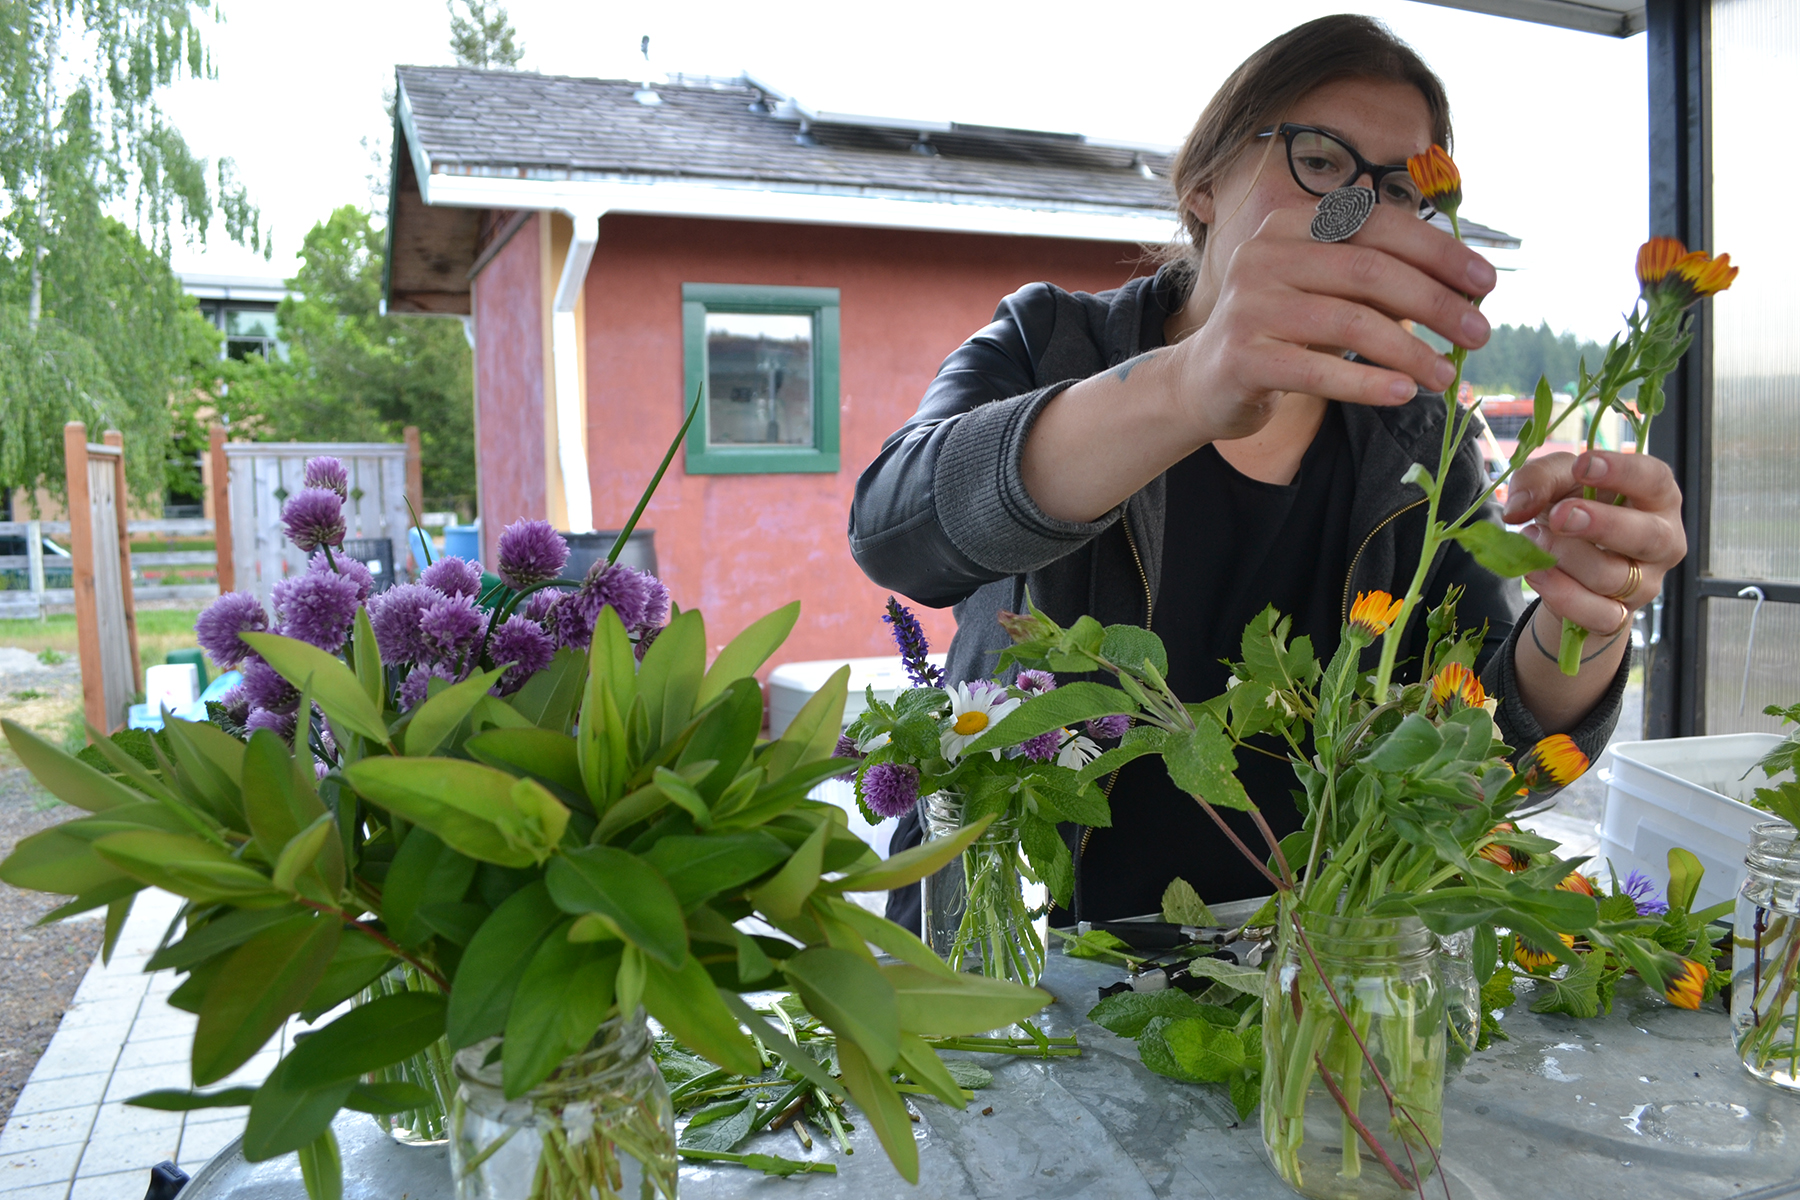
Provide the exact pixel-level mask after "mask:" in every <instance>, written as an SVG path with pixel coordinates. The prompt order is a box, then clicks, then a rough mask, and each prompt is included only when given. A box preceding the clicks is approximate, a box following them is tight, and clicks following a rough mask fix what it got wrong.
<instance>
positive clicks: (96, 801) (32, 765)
mask: <svg viewBox="0 0 1800 1200" xmlns="http://www.w3.org/2000/svg"><path fill="white" fill-rule="evenodd" d="M0 730H4V731H5V733H6V740H7V743H8V744H9V745H11V746H12V750H13V753H14V754H16V755H18V756H19V761H20V762H22V763H24V764H25V767H26V769H27V770H29V771H30V772H31V775H32V778H34V779H36V780H37V781H38V782H39V783H40V784H42V785H43V786H44V788H45V790H46V791H48V792H50V794H51V795H53V796H55V797H56V798H57V799H58V800H61V801H63V802H64V803H67V804H73V805H74V806H75V807H76V808H84V809H86V810H87V811H88V812H93V813H98V812H105V811H106V810H107V809H109V808H116V807H118V806H120V805H124V804H141V803H143V797H142V796H140V795H139V794H138V793H137V792H135V791H133V790H132V789H131V788H128V787H126V786H125V785H124V784H122V783H120V782H119V781H118V780H116V779H114V778H113V777H112V776H110V775H106V774H102V773H101V772H99V771H96V770H94V768H92V767H90V766H88V765H87V764H86V763H84V762H80V761H77V760H76V759H74V758H72V757H70V756H69V755H67V754H64V753H63V752H62V751H61V750H58V749H57V748H56V747H54V746H52V745H51V744H50V743H49V742H46V741H45V740H44V739H43V738H40V737H39V736H38V735H37V734H35V733H33V732H31V730H29V729H27V728H25V727H24V726H23V725H20V724H19V723H18V722H16V721H8V720H0ZM20 886H28V885H23V884H21V885H20Z"/></svg>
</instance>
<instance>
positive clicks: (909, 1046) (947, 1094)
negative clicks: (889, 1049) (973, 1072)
mask: <svg viewBox="0 0 1800 1200" xmlns="http://www.w3.org/2000/svg"><path fill="white" fill-rule="evenodd" d="M899 1065H900V1067H901V1069H902V1070H904V1071H905V1072H906V1076H907V1078H909V1079H911V1080H912V1081H913V1082H914V1083H916V1084H918V1085H920V1086H921V1087H924V1088H928V1089H929V1090H930V1091H931V1094H932V1095H934V1096H936V1097H937V1098H938V1099H939V1100H942V1101H943V1102H944V1103H945V1104H948V1105H949V1106H950V1107H951V1108H955V1109H962V1108H967V1107H968V1104H969V1102H968V1098H967V1097H966V1096H964V1095H963V1093H962V1089H963V1084H962V1083H961V1082H960V1081H959V1080H958V1079H957V1078H956V1076H955V1074H954V1073H953V1072H952V1070H951V1068H950V1066H949V1064H947V1063H945V1062H944V1061H943V1060H942V1059H940V1058H939V1057H938V1056H937V1051H935V1050H933V1049H932V1048H931V1047H930V1046H928V1045H926V1043H925V1039H924V1038H922V1037H920V1036H919V1035H918V1034H916V1033H903V1034H901V1035H900V1060H899ZM982 1074H984V1075H987V1072H985V1071H983V1072H982ZM988 1080H989V1081H990V1082H992V1080H993V1076H992V1075H988Z"/></svg>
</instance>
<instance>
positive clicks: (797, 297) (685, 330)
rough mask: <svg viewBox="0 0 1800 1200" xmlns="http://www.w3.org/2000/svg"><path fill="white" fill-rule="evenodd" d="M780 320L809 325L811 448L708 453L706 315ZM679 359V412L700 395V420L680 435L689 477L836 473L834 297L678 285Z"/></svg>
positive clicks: (808, 291)
mask: <svg viewBox="0 0 1800 1200" xmlns="http://www.w3.org/2000/svg"><path fill="white" fill-rule="evenodd" d="M709 312H730V313H755V314H765V313H768V314H787V315H796V316H808V317H811V318H812V352H813V362H812V367H813V370H812V393H813V394H812V409H813V444H812V445H811V446H806V447H801V446H755V445H746V446H715V445H713V444H712V443H711V440H710V438H709V436H708V430H707V422H708V420H709V419H710V416H711V411H712V396H711V394H710V391H709V390H708V388H707V363H706V314H707V313H709ZM681 340H682V351H683V354H682V357H683V362H684V364H685V368H686V386H685V387H684V389H683V391H682V408H683V409H686V407H687V406H688V404H690V403H692V401H693V399H694V394H695V393H696V392H699V393H701V395H700V415H699V417H698V418H697V419H696V420H695V421H694V424H693V426H692V428H690V429H689V430H688V435H687V445H686V447H685V451H684V462H685V465H686V468H687V472H688V474H690V475H760V474H769V475H773V474H795V473H801V472H815V473H823V472H833V471H836V470H837V469H838V289H836V288H807V287H775V286H766V287H765V286H758V285H754V284H738V283H684V284H682V285H681Z"/></svg>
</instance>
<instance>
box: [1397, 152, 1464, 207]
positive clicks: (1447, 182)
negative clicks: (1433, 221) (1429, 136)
mask: <svg viewBox="0 0 1800 1200" xmlns="http://www.w3.org/2000/svg"><path fill="white" fill-rule="evenodd" d="M1406 173H1407V174H1408V175H1411V176H1412V181H1413V182H1414V183H1416V184H1418V185H1419V191H1421V192H1423V193H1424V195H1425V202H1426V203H1427V204H1430V205H1431V206H1432V207H1433V208H1435V209H1437V210H1438V211H1439V212H1441V213H1453V212H1455V211H1456V210H1457V208H1458V206H1460V205H1461V204H1462V172H1461V171H1458V170H1457V169H1456V163H1455V162H1454V161H1452V160H1451V158H1450V155H1449V153H1448V152H1447V151H1446V150H1445V149H1444V148H1443V147H1442V146H1439V145H1437V144H1435V143H1433V145H1432V147H1431V149H1429V150H1427V151H1426V152H1425V153H1423V154H1415V155H1413V156H1412V157H1411V158H1409V159H1407V160H1406Z"/></svg>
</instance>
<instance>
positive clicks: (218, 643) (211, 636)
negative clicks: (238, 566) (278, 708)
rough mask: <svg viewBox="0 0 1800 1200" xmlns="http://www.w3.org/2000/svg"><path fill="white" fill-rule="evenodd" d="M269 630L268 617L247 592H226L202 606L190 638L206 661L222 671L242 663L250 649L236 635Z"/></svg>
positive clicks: (256, 600) (260, 602)
mask: <svg viewBox="0 0 1800 1200" xmlns="http://www.w3.org/2000/svg"><path fill="white" fill-rule="evenodd" d="M268 628H269V614H268V613H266V612H264V611H263V606H262V601H260V600H258V599H257V598H256V597H255V596H252V595H251V594H250V593H249V592H226V593H225V594H224V595H223V596H220V597H219V598H218V599H217V600H214V601H213V602H212V603H211V604H209V605H207V606H206V611H204V612H202V613H201V614H200V619H199V620H197V621H195V622H194V636H195V637H196V638H197V639H198V640H199V642H200V648H201V649H202V650H204V651H206V654H207V657H208V658H211V659H212V660H213V662H215V663H217V664H218V665H219V667H220V668H221V669H223V670H227V671H229V670H231V669H232V668H233V667H235V666H237V665H238V664H239V663H241V662H243V661H244V658H245V656H246V655H248V654H249V653H250V652H251V651H250V647H249V646H247V645H246V644H245V643H244V640H243V639H242V638H240V637H239V636H238V635H239V634H240V633H262V632H265V631H266V630H267V629H268Z"/></svg>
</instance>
